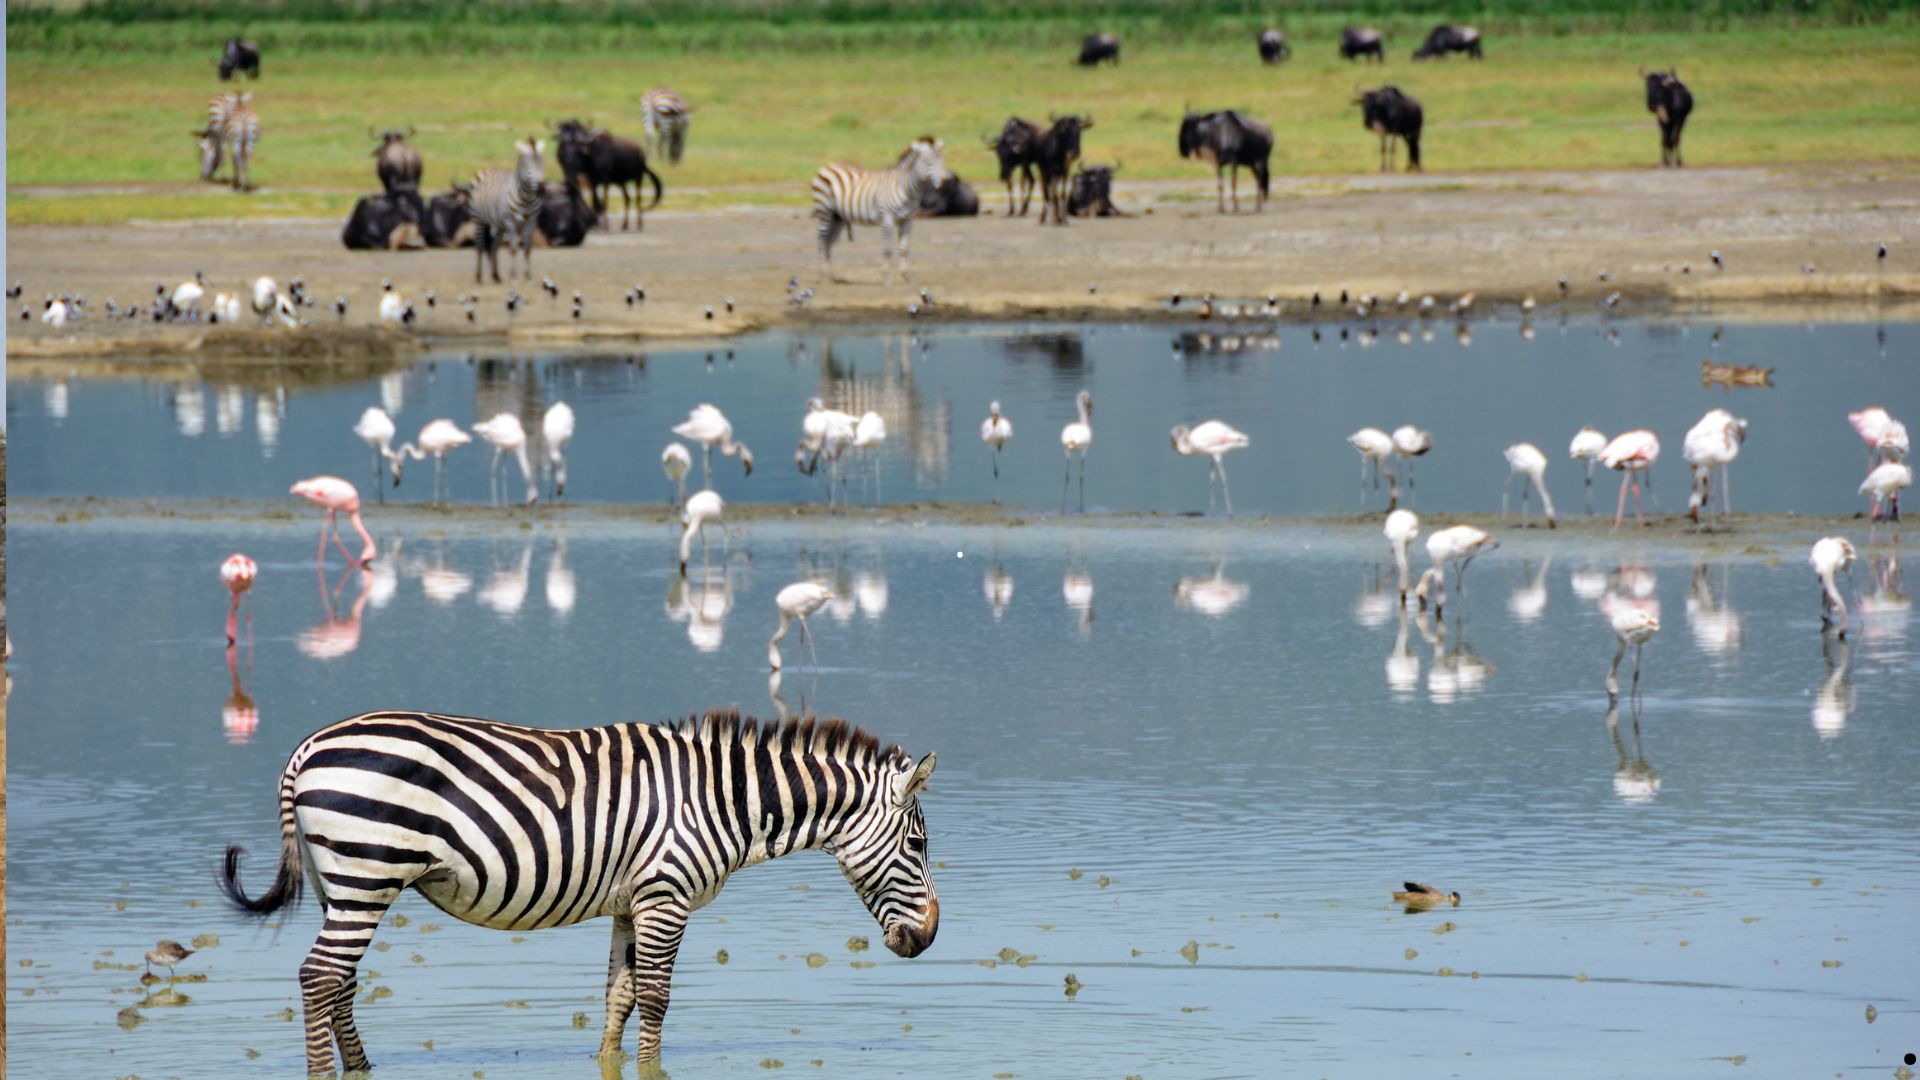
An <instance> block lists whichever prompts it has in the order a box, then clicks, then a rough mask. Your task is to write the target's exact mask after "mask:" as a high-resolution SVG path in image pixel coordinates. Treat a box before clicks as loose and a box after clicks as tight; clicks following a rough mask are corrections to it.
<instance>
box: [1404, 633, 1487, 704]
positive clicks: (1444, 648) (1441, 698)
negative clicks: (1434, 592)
mask: <svg viewBox="0 0 1920 1080" xmlns="http://www.w3.org/2000/svg"><path fill="white" fill-rule="evenodd" d="M1436 615H1437V612H1436ZM1415 625H1416V626H1418V627H1419V629H1420V636H1421V637H1423V638H1425V639H1426V641H1427V644H1428V645H1431V646H1432V647H1433V666H1432V667H1430V668H1428V669H1427V696H1428V697H1429V698H1431V699H1432V700H1433V703H1434V704H1436V705H1450V704H1452V703H1453V702H1455V701H1457V700H1459V698H1460V696H1461V695H1462V694H1471V693H1476V692H1478V691H1479V690H1480V688H1481V687H1483V686H1485V685H1486V681H1487V676H1489V675H1491V674H1493V673H1494V672H1495V671H1496V670H1498V669H1496V668H1495V667H1494V665H1492V664H1489V663H1487V662H1486V661H1485V660H1483V659H1481V657H1480V655H1479V654H1478V653H1475V652H1474V651H1473V647H1472V646H1470V645H1468V644H1467V637H1466V625H1465V623H1464V622H1463V621H1461V620H1457V619H1456V620H1455V626H1454V633H1453V643H1452V645H1451V646H1449V645H1448V641H1447V624H1446V623H1445V622H1443V621H1439V620H1438V619H1436V620H1435V621H1434V622H1432V623H1429V622H1428V621H1427V613H1426V612H1425V611H1421V612H1420V613H1419V614H1418V615H1417V617H1416V620H1415Z"/></svg>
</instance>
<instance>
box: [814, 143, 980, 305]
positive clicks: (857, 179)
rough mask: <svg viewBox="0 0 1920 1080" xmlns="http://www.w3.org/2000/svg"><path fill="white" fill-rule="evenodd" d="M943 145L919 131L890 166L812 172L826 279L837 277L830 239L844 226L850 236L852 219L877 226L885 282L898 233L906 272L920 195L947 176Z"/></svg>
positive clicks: (902, 269) (888, 279)
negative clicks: (909, 235) (888, 167)
mask: <svg viewBox="0 0 1920 1080" xmlns="http://www.w3.org/2000/svg"><path fill="white" fill-rule="evenodd" d="M946 145H947V144H946V143H945V142H943V141H942V140H940V139H936V138H934V137H933V136H931V135H922V136H920V137H919V138H917V139H915V140H913V143H912V144H911V145H909V146H908V147H907V151H906V153H904V154H901V155H900V160H899V161H898V162H896V163H895V164H894V166H893V168H891V169H882V170H880V171H878V172H875V171H873V170H870V169H862V168H860V167H859V166H857V165H843V164H840V163H837V162H836V163H835V164H832V165H827V166H824V167H823V168H821V170H820V171H819V172H818V173H815V174H814V177H813V216H814V220H815V221H817V222H818V223H819V228H820V272H821V273H822V274H824V275H826V278H827V280H829V281H836V280H838V279H837V278H835V277H834V276H833V242H834V240H835V239H836V238H838V236H839V233H840V230H841V229H842V228H845V229H846V230H847V238H848V239H849V240H851V239H852V238H853V227H854V225H856V224H859V225H878V226H880V247H881V256H882V258H883V259H884V260H885V262H886V283H887V284H888V285H891V284H893V238H894V236H895V234H898V235H899V237H900V272H901V274H903V275H907V274H909V270H908V266H907V234H908V231H909V230H910V229H912V228H913V216H914V213H915V212H916V211H918V210H919V208H920V196H921V195H922V194H923V193H924V192H925V191H926V190H927V189H928V188H933V187H938V186H939V184H940V181H942V180H944V179H946V176H947V165H946V162H945V161H944V160H942V158H941V156H940V152H941V151H942V150H943V149H945V148H946Z"/></svg>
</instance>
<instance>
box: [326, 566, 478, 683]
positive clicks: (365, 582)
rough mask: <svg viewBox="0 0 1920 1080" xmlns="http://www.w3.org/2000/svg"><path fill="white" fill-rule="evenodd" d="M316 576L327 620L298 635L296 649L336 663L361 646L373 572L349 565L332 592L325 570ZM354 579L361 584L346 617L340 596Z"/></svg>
mask: <svg viewBox="0 0 1920 1080" xmlns="http://www.w3.org/2000/svg"><path fill="white" fill-rule="evenodd" d="M314 576H315V577H317V578H319V580H320V606H321V609H322V610H323V611H325V613H326V617H325V618H324V619H322V620H321V621H320V622H318V623H315V624H314V625H312V626H310V627H308V628H307V629H305V630H302V631H300V633H299V634H297V635H295V636H294V639H293V647H294V648H296V649H299V650H300V651H301V652H302V653H303V654H305V655H306V656H308V657H310V658H312V659H314V660H337V659H339V658H340V657H343V656H345V655H347V654H348V653H350V652H352V651H353V650H355V649H357V648H359V647H360V617H361V616H362V615H363V614H364V613H365V612H366V610H367V601H368V600H369V599H370V598H371V596H372V586H373V571H371V570H368V569H365V568H362V567H358V566H349V567H347V569H346V570H345V571H343V572H342V573H341V574H340V580H339V581H338V582H337V583H335V585H334V587H333V588H332V589H331V590H329V589H328V588H327V575H326V571H325V570H324V569H320V568H316V569H315V571H314ZM354 579H357V580H358V581H359V591H358V593H357V594H356V595H355V597H354V600H353V604H352V605H351V606H350V607H348V608H347V609H346V613H345V614H344V615H343V614H341V613H340V598H341V593H342V592H344V591H345V589H346V587H347V582H348V581H349V580H354ZM462 591H465V590H462Z"/></svg>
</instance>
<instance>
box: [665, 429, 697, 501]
mask: <svg viewBox="0 0 1920 1080" xmlns="http://www.w3.org/2000/svg"><path fill="white" fill-rule="evenodd" d="M660 471H661V472H664V473H666V474H667V479H668V480H671V481H673V483H674V486H675V488H676V489H677V494H675V495H674V497H673V505H675V506H681V505H683V504H685V503H686V501H687V474H688V473H689V472H692V471H693V455H692V454H689V453H687V448H686V447H685V446H684V445H682V444H681V443H677V442H675V443H668V444H667V448H666V449H665V450H662V451H660Z"/></svg>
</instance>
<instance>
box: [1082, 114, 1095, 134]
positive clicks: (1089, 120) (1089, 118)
mask: <svg viewBox="0 0 1920 1080" xmlns="http://www.w3.org/2000/svg"><path fill="white" fill-rule="evenodd" d="M1092 126H1093V114H1092V113H1088V114H1087V115H1086V117H1085V119H1083V120H1081V121H1080V127H1081V129H1082V130H1085V129H1086V128H1090V127H1092Z"/></svg>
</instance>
